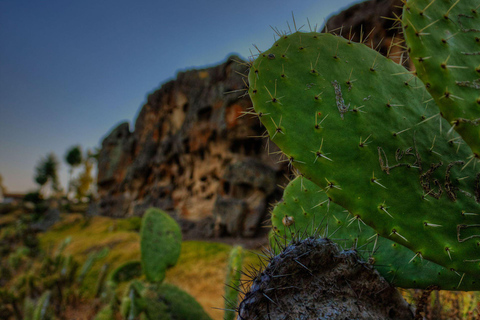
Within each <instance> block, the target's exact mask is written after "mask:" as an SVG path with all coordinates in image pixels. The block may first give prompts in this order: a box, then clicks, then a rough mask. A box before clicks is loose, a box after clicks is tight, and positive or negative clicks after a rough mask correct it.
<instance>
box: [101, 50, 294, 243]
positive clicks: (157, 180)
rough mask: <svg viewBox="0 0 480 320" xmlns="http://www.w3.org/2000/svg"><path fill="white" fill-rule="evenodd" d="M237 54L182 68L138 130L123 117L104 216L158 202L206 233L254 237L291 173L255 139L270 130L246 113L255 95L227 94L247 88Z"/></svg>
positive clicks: (105, 169)
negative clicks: (215, 62) (199, 66)
mask: <svg viewBox="0 0 480 320" xmlns="http://www.w3.org/2000/svg"><path fill="white" fill-rule="evenodd" d="M234 60H236V61H240V59H239V58H237V57H231V58H229V59H228V60H227V61H226V62H225V63H223V64H220V65H218V66H215V67H212V68H208V69H203V70H192V71H187V72H180V73H179V74H178V76H177V79H176V80H173V81H170V82H168V83H166V84H164V85H163V86H162V87H161V88H160V89H159V90H157V91H155V92H154V93H152V94H150V95H149V96H148V99H147V103H146V104H145V105H144V106H143V108H142V110H141V111H140V114H139V115H138V118H137V120H136V123H135V128H133V130H132V131H130V128H129V125H128V123H122V124H120V125H119V126H118V127H116V128H115V129H114V130H113V131H112V132H111V133H110V134H109V135H108V136H107V137H106V138H105V139H104V141H103V143H102V149H101V152H100V155H99V162H98V163H99V165H98V167H99V170H98V191H99V196H100V203H99V212H100V214H103V215H108V216H114V217H125V216H130V215H141V214H143V212H144V210H145V209H146V208H148V207H150V206H155V207H159V208H162V209H164V210H167V211H170V212H175V213H176V216H177V217H179V220H180V221H184V223H183V225H184V226H185V227H186V228H187V229H188V228H191V227H192V226H194V225H200V226H201V229H202V231H203V232H204V235H214V234H217V235H224V234H228V235H238V236H247V237H250V236H253V235H255V233H256V231H257V230H258V228H259V226H260V224H261V222H263V221H264V220H265V219H266V218H267V217H266V212H267V210H268V203H269V202H271V201H274V200H276V199H278V198H279V197H280V196H281V194H280V191H279V190H278V187H277V184H282V183H283V179H284V177H283V175H284V173H285V172H286V171H285V165H284V164H281V165H280V164H278V163H276V160H275V159H276V157H273V156H269V155H268V149H266V148H265V146H266V143H268V141H267V140H266V139H261V138H253V137H254V136H261V135H262V133H263V131H264V129H263V128H262V127H261V126H260V121H259V120H258V118H256V117H255V116H253V115H246V116H243V117H239V116H241V115H242V112H243V111H247V110H249V108H251V107H252V105H251V102H250V100H249V99H248V98H247V97H240V96H241V95H242V92H237V93H230V94H227V92H229V91H235V90H241V89H243V88H245V83H244V81H243V80H242V76H241V75H240V74H239V73H243V72H245V70H246V69H247V68H246V66H244V65H241V64H239V63H237V62H235V61H234ZM273 148H275V147H274V146H273V145H270V150H273ZM186 221H193V222H191V223H187V222H186Z"/></svg>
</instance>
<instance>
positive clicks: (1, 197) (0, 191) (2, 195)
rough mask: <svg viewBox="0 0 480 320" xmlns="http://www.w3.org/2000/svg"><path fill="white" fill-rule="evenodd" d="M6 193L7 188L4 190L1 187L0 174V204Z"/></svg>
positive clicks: (2, 186)
mask: <svg viewBox="0 0 480 320" xmlns="http://www.w3.org/2000/svg"><path fill="white" fill-rule="evenodd" d="M6 192H7V188H5V186H4V185H3V177H2V175H1V174H0V202H2V201H3V197H4V195H5V193H6Z"/></svg>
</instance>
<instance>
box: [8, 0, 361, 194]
mask: <svg viewBox="0 0 480 320" xmlns="http://www.w3.org/2000/svg"><path fill="white" fill-rule="evenodd" d="M356 2H358V1H351V0H340V1H337V2H335V3H333V4H332V3H331V2H329V1H328V2H327V1H313V0H307V1H304V2H302V3H296V2H294V1H287V0H282V1H279V2H278V3H275V4H272V3H271V2H263V1H260V2H254V1H246V3H244V4H243V5H242V6H238V5H235V4H231V3H225V2H223V1H217V0H216V1H209V2H208V3H206V4H202V3H198V2H195V1H191V0H184V1H178V2H175V3H171V2H167V1H160V2H157V1H152V0H145V1H144V2H142V6H139V5H138V4H136V5H135V6H132V5H131V4H130V3H129V2H128V1H125V0H120V1H115V2H114V1H111V0H110V1H104V2H101V3H98V2H95V1H93V0H86V1H84V2H81V3H70V2H69V3H66V2H63V1H60V0H50V1H47V2H42V3H40V2H36V1H32V0H30V1H23V2H18V1H14V0H6V1H3V2H1V3H0V41H2V43H3V44H4V46H2V47H1V48H0V68H1V69H2V73H0V106H1V107H0V150H2V152H0V174H1V175H2V176H3V183H4V185H5V187H6V188H7V190H8V192H11V193H24V192H27V191H29V190H35V189H38V187H37V186H36V184H35V183H34V181H33V176H34V168H35V165H36V164H37V163H38V161H39V160H40V159H41V157H44V156H46V155H47V154H48V153H50V152H53V153H55V154H56V155H57V157H58V159H59V160H60V161H61V162H62V164H61V170H60V172H59V175H60V180H61V185H62V186H63V187H64V188H65V187H66V185H67V179H68V178H67V177H68V173H67V172H68V166H67V165H66V164H65V162H64V160H63V159H64V155H65V153H66V151H67V149H68V148H69V147H71V146H74V145H81V146H82V148H83V150H86V149H93V148H96V147H100V146H101V145H100V144H101V141H102V140H103V139H104V138H105V137H106V136H107V135H108V134H109V132H111V130H112V129H113V128H115V127H116V126H118V125H119V124H120V123H123V122H128V123H129V125H130V130H133V128H132V124H133V123H134V121H135V119H136V117H137V116H138V113H139V112H140V109H141V108H142V106H143V105H144V103H145V102H146V99H147V96H148V95H149V94H150V93H152V92H154V91H155V90H157V89H158V88H160V87H161V85H162V84H164V83H165V82H167V81H170V80H173V79H176V76H177V74H178V73H179V72H183V71H186V70H192V69H203V68H207V67H210V66H214V65H217V64H219V63H221V62H223V61H225V60H226V59H227V58H228V57H229V56H231V55H232V54H235V55H237V56H239V57H242V58H243V59H246V58H247V57H248V56H249V49H250V48H252V43H256V44H257V45H258V46H259V47H260V49H262V50H265V49H267V48H268V47H269V46H270V45H271V44H272V43H273V36H272V35H273V31H272V30H271V28H270V25H276V26H279V25H285V28H286V23H285V21H286V20H288V21H291V19H292V11H293V12H294V13H295V18H296V20H297V26H299V25H302V24H303V23H306V18H305V17H306V16H307V15H308V16H309V19H310V22H311V23H312V26H313V25H315V22H314V21H317V22H321V23H318V26H319V27H320V26H323V24H324V22H325V21H326V19H327V17H329V16H331V15H333V14H335V13H338V12H340V11H341V10H343V9H345V8H346V7H348V6H350V5H352V4H353V3H356ZM246 20H248V23H246V22H245V21H246ZM307 28H308V27H307ZM280 29H284V28H280ZM318 30H319V29H317V31H318ZM167 44H168V45H167Z"/></svg>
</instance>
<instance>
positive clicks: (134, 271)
mask: <svg viewBox="0 0 480 320" xmlns="http://www.w3.org/2000/svg"><path fill="white" fill-rule="evenodd" d="M141 276H142V263H141V262H140V261H128V262H125V263H124V264H122V265H121V266H119V267H118V268H116V269H115V270H113V271H112V272H111V273H110V274H109V275H108V280H109V281H112V282H114V283H117V284H118V283H120V282H125V281H131V280H133V279H134V278H138V277H141Z"/></svg>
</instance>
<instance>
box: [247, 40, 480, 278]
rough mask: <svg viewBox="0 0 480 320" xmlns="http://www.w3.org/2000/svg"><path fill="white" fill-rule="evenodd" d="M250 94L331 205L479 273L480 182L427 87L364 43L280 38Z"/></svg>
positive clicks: (452, 265)
mask: <svg viewBox="0 0 480 320" xmlns="http://www.w3.org/2000/svg"><path fill="white" fill-rule="evenodd" d="M248 78H249V94H250V97H251V99H252V101H253V104H254V108H255V111H256V114H257V115H258V117H259V118H260V119H261V121H262V123H263V124H264V125H265V127H266V128H267V131H268V134H269V135H270V138H271V139H272V140H273V142H275V143H276V144H277V145H278V146H279V147H280V148H281V150H282V151H283V153H284V157H283V158H282V159H281V160H280V161H285V162H289V163H290V164H291V165H293V166H295V167H296V168H297V169H298V170H300V171H301V172H302V174H304V175H305V177H306V178H309V179H311V180H312V181H313V182H315V183H316V184H317V185H319V186H320V187H321V188H323V189H324V191H325V192H326V193H327V194H328V197H329V201H332V202H334V203H337V204H339V205H341V206H342V207H344V208H345V209H347V210H348V211H349V212H351V213H352V214H353V216H354V217H355V218H356V219H358V220H359V221H361V223H366V224H368V225H370V226H371V227H373V228H374V229H375V230H376V232H377V233H378V234H379V235H381V236H383V237H386V238H389V239H390V240H393V241H395V242H397V243H399V244H402V245H404V246H406V247H408V248H410V249H411V250H412V251H413V252H415V253H418V254H419V255H420V254H421V255H422V256H423V257H424V258H426V259H428V260H431V261H434V262H436V263H438V264H440V265H443V266H445V267H447V268H448V269H453V270H456V271H458V272H466V273H471V274H473V275H475V274H478V273H479V271H480V264H479V262H480V241H479V240H480V239H479V237H480V236H479V235H478V234H479V231H480V230H479V229H480V228H479V226H480V224H479V222H480V219H479V217H478V215H479V214H480V210H479V206H478V203H477V201H478V200H479V198H480V188H479V184H480V182H479V181H480V179H479V178H478V176H477V173H476V171H475V170H474V169H473V164H472V163H469V162H468V161H469V159H470V158H469V157H470V156H471V151H470V149H469V148H468V146H466V145H465V144H464V143H463V141H462V140H461V139H460V138H459V137H458V136H455V135H453V136H448V137H447V136H446V131H447V130H448V128H449V127H450V126H449V125H448V123H447V122H446V121H444V120H442V118H441V117H440V115H439V113H438V110H437V109H436V107H435V106H433V105H428V104H427V105H425V104H424V103H423V101H425V97H428V93H427V92H426V91H425V89H424V86H423V85H422V83H421V82H420V81H418V80H417V78H415V76H414V75H412V74H410V73H409V72H408V71H406V70H405V69H404V68H403V67H401V66H400V65H397V64H395V63H394V62H392V61H391V60H389V59H387V58H385V57H383V56H381V55H380V54H379V53H377V52H375V51H374V50H371V49H370V48H368V47H366V46H365V45H363V44H357V43H353V42H351V41H349V40H346V39H343V38H341V37H336V36H333V35H330V34H319V33H314V32H311V33H300V32H297V33H294V34H291V35H281V37H280V39H279V40H278V41H277V42H276V43H275V44H274V45H273V47H272V48H271V49H269V50H267V51H265V52H263V53H260V54H259V55H258V58H257V59H256V60H255V61H254V62H253V63H252V65H251V67H250V73H249V76H248Z"/></svg>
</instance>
